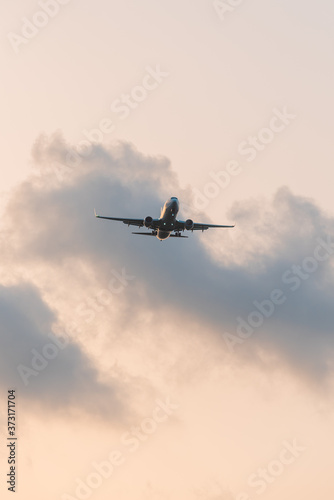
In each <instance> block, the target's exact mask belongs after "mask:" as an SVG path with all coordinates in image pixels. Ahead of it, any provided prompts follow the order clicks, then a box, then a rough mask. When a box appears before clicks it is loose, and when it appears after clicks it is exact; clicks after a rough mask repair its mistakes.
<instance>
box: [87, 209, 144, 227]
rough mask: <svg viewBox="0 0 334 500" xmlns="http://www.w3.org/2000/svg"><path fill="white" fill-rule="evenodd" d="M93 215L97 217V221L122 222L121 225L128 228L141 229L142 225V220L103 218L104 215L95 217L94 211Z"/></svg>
mask: <svg viewBox="0 0 334 500" xmlns="http://www.w3.org/2000/svg"><path fill="white" fill-rule="evenodd" d="M94 213H95V217H98V218H99V219H108V220H117V221H120V222H123V224H127V225H128V226H138V227H142V226H143V225H144V219H124V218H121V217H105V216H104V215H97V213H96V212H95V210H94Z"/></svg>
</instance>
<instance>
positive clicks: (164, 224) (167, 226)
mask: <svg viewBox="0 0 334 500" xmlns="http://www.w3.org/2000/svg"><path fill="white" fill-rule="evenodd" d="M178 211H179V201H178V199H177V198H175V197H172V198H170V199H169V200H167V201H166V203H165V204H164V206H163V208H162V209H161V215H160V221H159V226H160V227H159V228H158V229H157V238H158V239H159V240H165V239H167V238H168V237H169V236H170V234H171V232H172V231H174V230H175V221H176V216H177V213H178Z"/></svg>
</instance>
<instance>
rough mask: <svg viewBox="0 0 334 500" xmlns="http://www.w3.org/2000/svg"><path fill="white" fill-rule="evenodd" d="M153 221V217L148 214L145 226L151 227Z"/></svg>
mask: <svg viewBox="0 0 334 500" xmlns="http://www.w3.org/2000/svg"><path fill="white" fill-rule="evenodd" d="M152 222H153V218H152V217H150V216H149V215H148V216H147V217H145V219H144V226H145V227H151V226H152Z"/></svg>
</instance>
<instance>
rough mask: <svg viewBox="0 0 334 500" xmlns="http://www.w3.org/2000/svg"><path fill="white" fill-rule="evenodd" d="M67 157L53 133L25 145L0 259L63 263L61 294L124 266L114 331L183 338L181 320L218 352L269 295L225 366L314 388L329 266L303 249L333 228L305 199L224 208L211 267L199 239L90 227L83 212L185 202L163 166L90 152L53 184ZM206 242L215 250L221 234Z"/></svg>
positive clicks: (111, 152) (128, 150)
mask: <svg viewBox="0 0 334 500" xmlns="http://www.w3.org/2000/svg"><path fill="white" fill-rule="evenodd" d="M71 151H72V149H71V148H70V147H69V146H68V145H67V144H66V143H65V142H64V140H63V139H61V137H59V136H55V137H53V138H51V139H47V138H42V139H40V140H39V141H37V142H36V145H35V148H34V153H33V154H34V159H35V162H36V166H35V168H36V171H35V175H34V176H32V177H31V178H30V179H28V180H27V181H26V182H25V183H23V184H22V185H20V186H19V187H18V188H17V189H16V191H15V192H13V195H12V198H11V200H10V202H9V205H8V210H7V213H6V215H5V218H4V221H5V229H4V234H5V235H6V238H4V236H3V240H4V239H5V248H6V251H5V252H4V253H5V255H6V259H7V261H8V262H12V263H14V264H16V265H18V266H19V267H21V269H22V268H24V269H26V268H28V267H32V268H33V267H34V266H41V265H43V266H44V268H45V269H48V268H50V269H53V272H55V270H57V272H59V273H60V272H61V271H62V269H64V266H67V267H68V266H69V268H71V266H72V268H73V273H72V276H71V280H72V283H73V286H74V283H77V284H78V283H79V284H80V280H81V279H82V276H81V277H80V271H77V270H76V266H77V264H78V263H81V264H82V266H84V268H85V269H87V268H88V269H89V270H90V273H91V275H92V276H94V279H97V280H98V281H99V282H100V283H106V278H105V276H106V275H107V273H108V272H109V270H110V268H115V269H122V268H126V270H127V272H128V273H130V274H131V275H133V276H135V279H134V280H133V282H132V283H131V286H128V287H126V289H125V290H124V293H123V294H122V301H123V306H124V308H125V309H124V310H125V311H126V318H125V319H124V318H123V319H124V321H125V322H128V323H129V324H131V325H134V324H135V323H136V321H137V319H138V317H139V316H140V315H141V314H143V311H144V312H145V311H146V313H147V315H150V316H151V317H152V322H154V325H156V326H155V328H159V324H161V325H162V324H164V323H171V324H174V323H175V325H177V324H179V326H180V335H181V331H182V332H184V333H182V335H186V334H187V321H195V322H196V323H197V324H198V325H201V328H202V330H203V335H211V336H212V338H214V337H215V338H216V339H218V340H219V342H220V343H221V346H222V349H225V350H226V352H227V353H228V349H227V347H228V346H227V342H226V337H225V336H224V334H226V333H229V334H232V335H238V333H237V327H238V325H240V319H238V318H242V319H243V320H244V321H246V322H247V321H248V317H249V315H250V314H251V313H252V312H253V311H254V310H256V311H257V313H258V317H259V309H258V308H256V306H255V305H254V301H257V302H258V303H261V302H263V301H264V300H269V299H270V297H271V294H272V292H273V290H277V289H279V290H280V291H281V293H282V294H283V296H284V298H285V300H284V302H283V303H281V304H275V305H274V311H273V312H272V313H271V314H270V317H268V318H267V317H266V315H265V314H264V313H262V316H263V321H262V323H261V325H260V326H256V327H251V329H252V330H253V331H252V333H251V334H250V335H249V338H242V339H241V342H240V343H237V344H236V345H234V346H233V347H234V353H233V355H235V359H236V360H237V359H239V356H241V359H243V360H245V359H247V360H248V361H252V360H253V361H254V362H259V361H260V362H261V363H262V364H264V365H266V366H267V368H269V367H270V366H271V365H272V366H284V367H289V368H290V369H291V370H294V371H295V372H296V373H298V374H299V375H301V376H303V377H305V376H307V377H310V378H311V379H313V380H315V381H319V380H324V379H326V377H328V376H330V375H332V370H333V366H332V362H331V359H332V354H333V347H334V341H333V340H334V337H333V326H332V325H333V323H334V313H333V307H332V304H333V296H334V287H333V266H332V260H333V257H332V255H331V254H330V253H328V255H327V258H326V259H323V260H316V262H315V263H314V259H315V258H314V252H315V249H316V248H317V246H318V245H319V243H318V240H319V238H321V240H322V241H325V242H326V241H327V240H328V238H329V237H330V235H334V221H333V219H332V218H331V217H330V216H328V215H326V214H324V213H322V211H321V210H320V209H319V207H317V206H316V205H315V203H314V202H313V201H312V200H309V199H305V198H303V197H300V196H296V195H294V194H292V193H291V192H290V191H289V189H288V188H286V187H283V188H281V189H280V190H278V191H277V193H276V195H275V197H274V199H273V200H272V201H267V200H250V201H244V202H239V203H237V204H235V205H234V206H233V207H232V208H231V211H230V216H231V220H235V221H236V222H237V227H236V228H235V229H234V230H233V231H234V234H233V240H231V239H230V240H229V241H228V245H229V246H228V248H226V252H225V254H226V255H225V257H226V258H224V259H222V260H217V259H215V258H214V257H213V256H212V254H211V253H210V251H209V250H208V248H207V247H206V246H204V244H203V243H202V239H201V236H200V235H199V234H195V233H194V234H190V238H189V239H188V240H180V241H179V240H176V239H174V240H167V241H165V242H162V243H160V242H159V241H158V240H156V239H154V238H140V237H135V236H133V235H132V234H131V228H130V229H129V228H127V227H125V226H124V225H123V224H120V223H116V222H115V223H113V222H110V221H105V220H97V219H95V218H94V213H93V210H94V207H95V208H96V209H97V210H98V212H100V213H103V214H110V215H113V216H120V217H128V216H129V217H131V216H132V217H143V218H144V217H145V216H147V215H152V216H153V217H156V216H158V215H159V210H160V206H161V205H162V204H163V202H164V201H165V199H166V197H168V196H178V197H179V198H180V201H181V203H182V200H183V196H184V197H185V198H187V202H188V203H189V193H188V192H186V191H184V190H182V189H180V187H179V186H178V183H177V179H176V176H175V174H174V173H173V171H172V169H171V167H170V164H169V162H168V160H167V159H165V158H152V157H145V156H144V155H142V154H141V153H139V152H138V151H136V150H135V148H134V147H133V146H131V145H129V144H121V143H120V144H117V145H115V146H109V147H102V146H94V148H93V150H92V154H91V155H90V156H89V157H87V158H81V160H80V164H78V165H76V166H73V167H71V168H70V169H68V168H67V169H65V171H64V172H63V175H62V177H61V179H60V178H59V170H58V171H55V167H54V162H58V166H59V164H62V163H61V162H64V159H65V158H66V156H67V155H68V153H69V152H71ZM57 172H58V173H57ZM216 238H217V239H216V241H219V238H221V241H224V240H223V238H224V235H223V234H222V233H219V238H218V235H217V236H216ZM225 245H226V242H225ZM324 253H326V249H325V247H323V250H322V254H321V255H324ZM312 259H313V260H312ZM312 263H313V264H312ZM312 265H313V267H314V266H315V265H316V268H315V269H313V268H312ZM294 266H300V268H299V269H297V268H296V267H294ZM296 269H297V271H296ZM305 269H306V270H308V271H305ZM300 272H302V273H303V277H300ZM298 273H299V275H298ZM298 276H299V277H298ZM305 276H307V277H305ZM284 277H285V278H284ZM32 279H33V278H32ZM69 283H70V282H69ZM297 285H298V286H297ZM69 286H71V285H69ZM294 287H295V288H294ZM270 300H271V299H270ZM253 316H254V315H253ZM254 317H255V316H254ZM253 319H254V318H253ZM180 321H181V323H180ZM239 339H240V336H239ZM152 342H154V338H153V339H152Z"/></svg>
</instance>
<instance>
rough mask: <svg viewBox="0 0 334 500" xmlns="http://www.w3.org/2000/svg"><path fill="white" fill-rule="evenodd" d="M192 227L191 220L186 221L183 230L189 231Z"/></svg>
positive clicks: (192, 222)
mask: <svg viewBox="0 0 334 500" xmlns="http://www.w3.org/2000/svg"><path fill="white" fill-rule="evenodd" d="M193 227H194V221H193V220H191V219H187V220H186V222H185V228H186V229H187V230H188V231H190V230H191V229H192V228H193Z"/></svg>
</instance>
